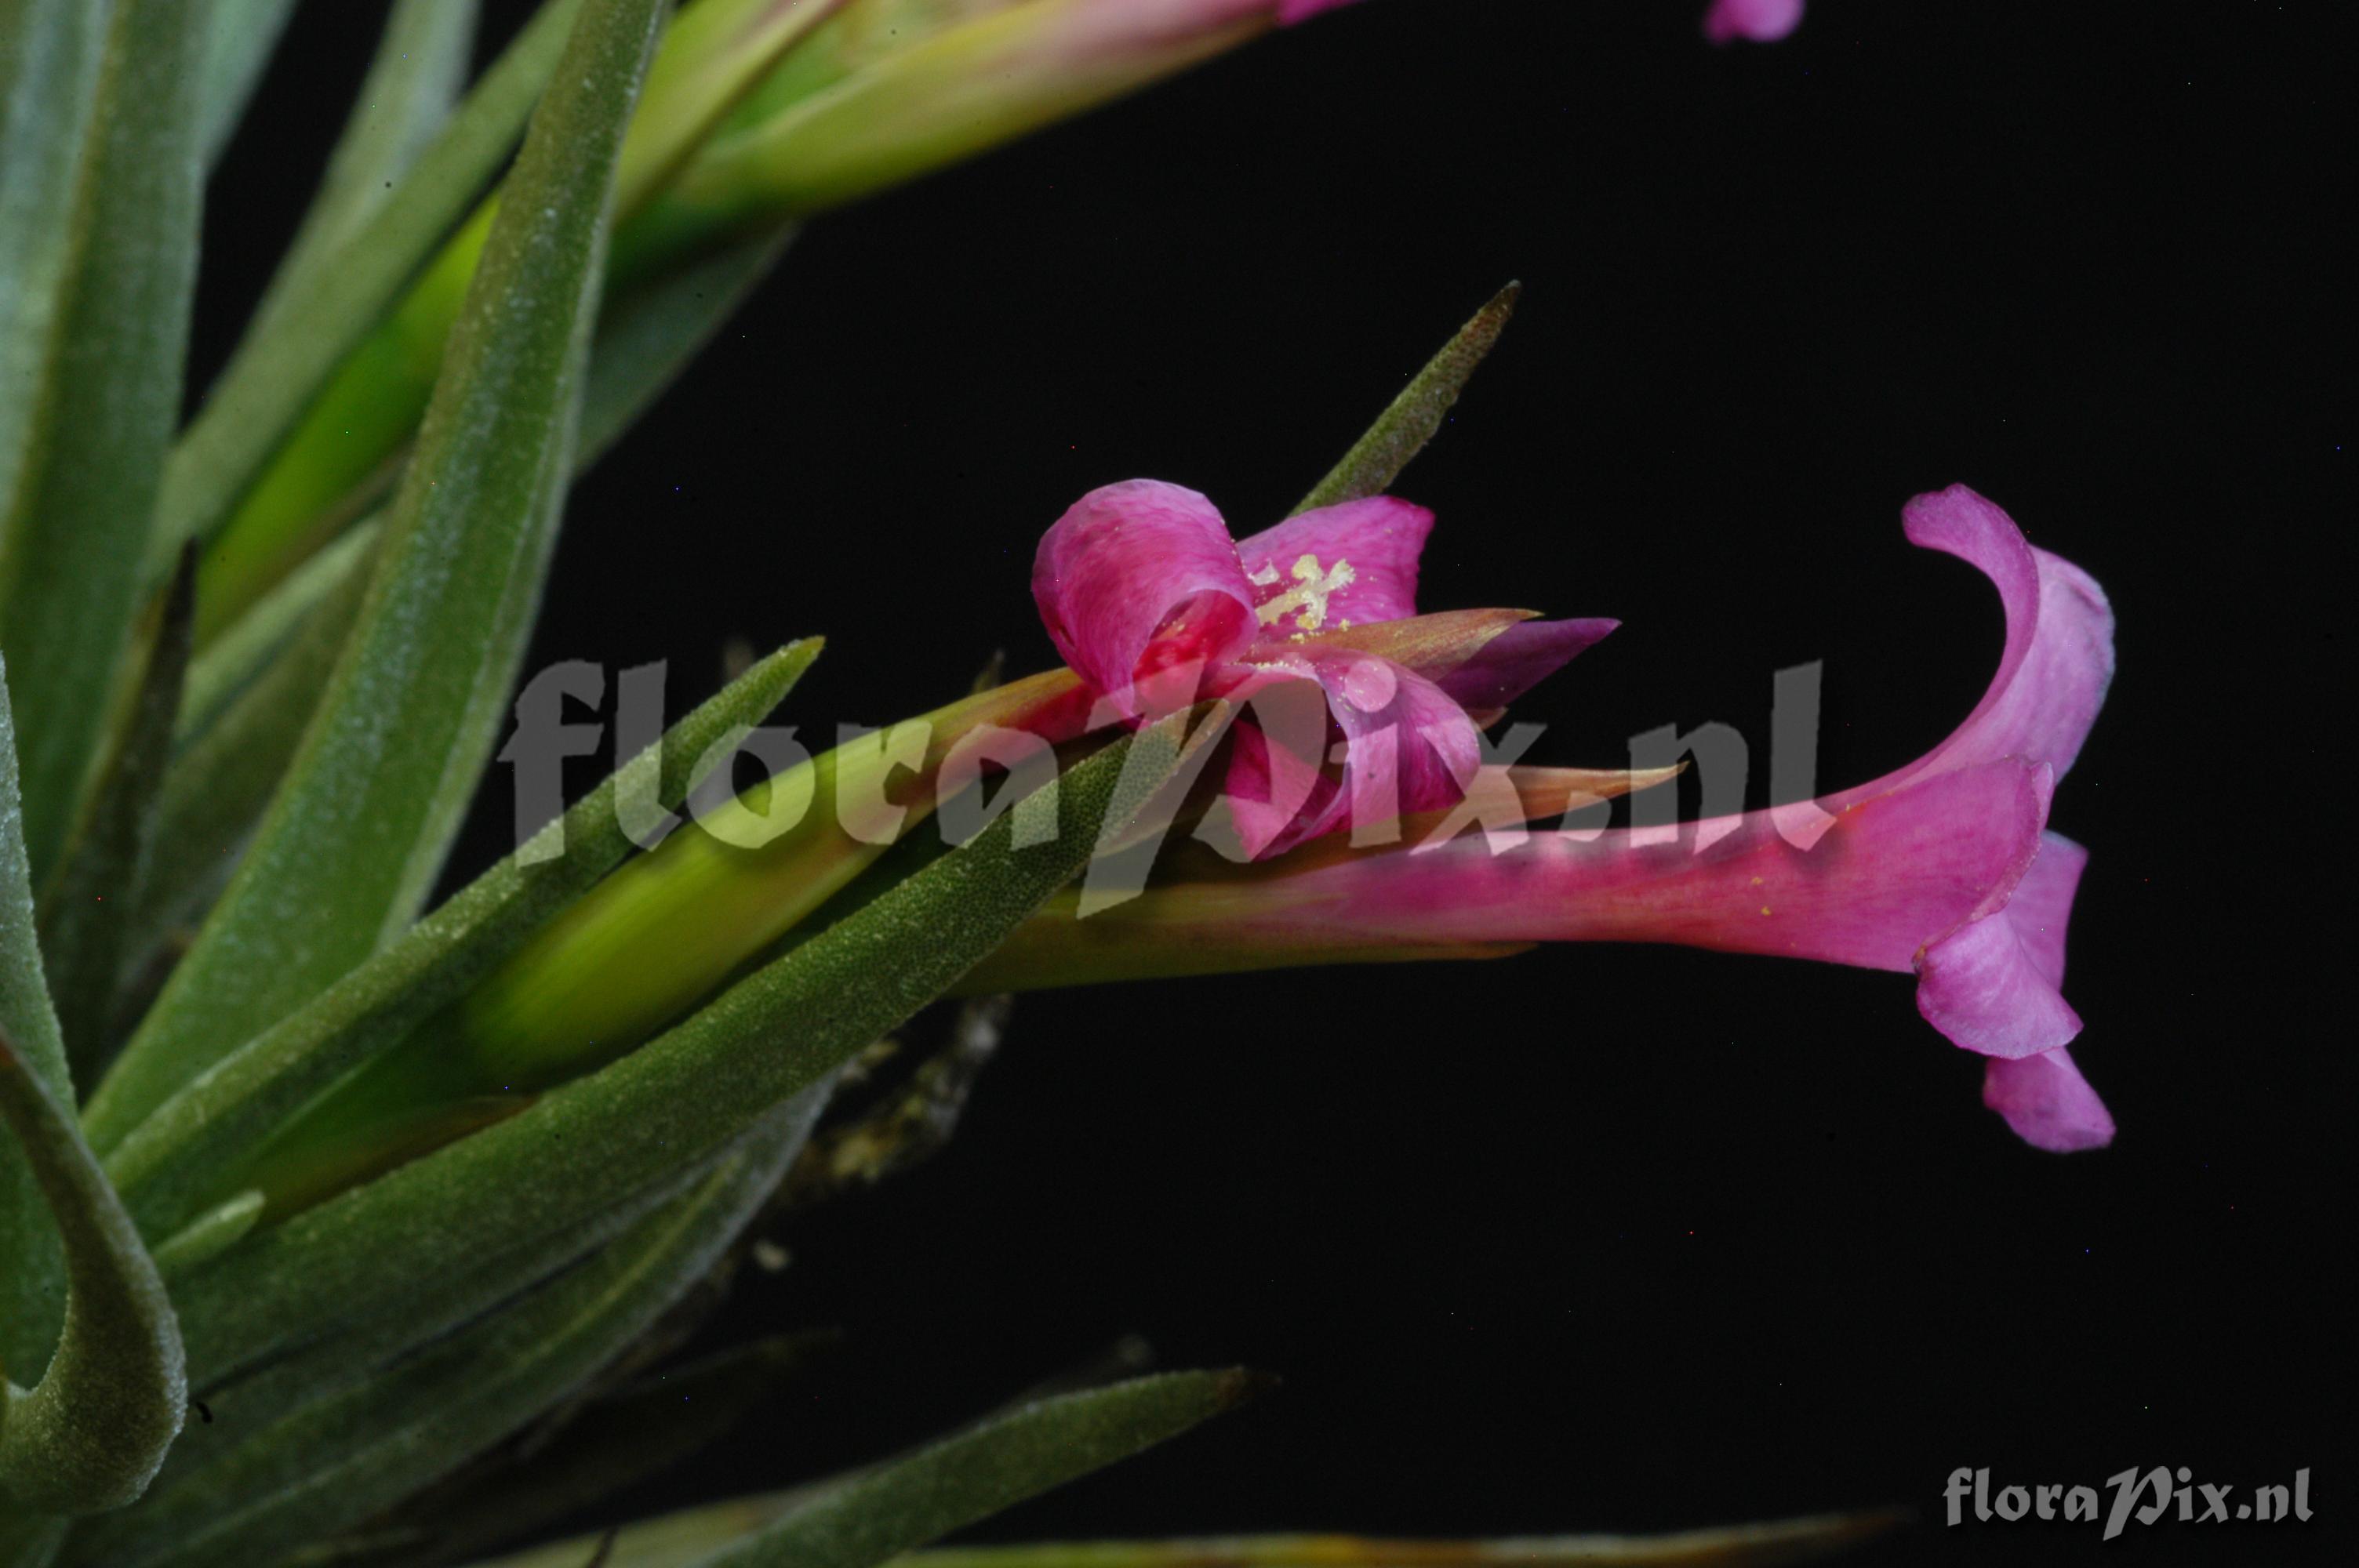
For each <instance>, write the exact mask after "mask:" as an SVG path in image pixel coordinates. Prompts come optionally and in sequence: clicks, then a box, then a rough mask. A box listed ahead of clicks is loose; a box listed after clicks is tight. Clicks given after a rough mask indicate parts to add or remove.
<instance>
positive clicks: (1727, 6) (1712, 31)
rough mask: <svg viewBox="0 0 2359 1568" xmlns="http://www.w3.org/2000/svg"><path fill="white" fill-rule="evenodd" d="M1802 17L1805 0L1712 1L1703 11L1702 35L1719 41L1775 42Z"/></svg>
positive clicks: (1793, 27)
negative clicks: (1750, 40)
mask: <svg viewBox="0 0 2359 1568" xmlns="http://www.w3.org/2000/svg"><path fill="white" fill-rule="evenodd" d="M1801 20H1802V0H1712V9H1711V10H1710V11H1707V12H1706V13H1704V18H1703V36H1704V37H1705V38H1710V39H1711V40H1712V42H1713V43H1716V44H1724V43H1727V42H1729V41H1730V40H1731V39H1733V38H1750V39H1752V40H1753V41H1754V42H1755V43H1756V44H1769V43H1776V42H1777V40H1778V39H1779V38H1784V37H1785V36H1786V35H1787V34H1788V33H1790V32H1792V31H1793V30H1794V29H1795V27H1799V25H1800V24H1801Z"/></svg>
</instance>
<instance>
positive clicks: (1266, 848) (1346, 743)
mask: <svg viewBox="0 0 2359 1568" xmlns="http://www.w3.org/2000/svg"><path fill="white" fill-rule="evenodd" d="M1259 667H1261V668H1264V669H1266V670H1268V671H1270V672H1272V673H1283V674H1291V675H1295V676H1300V677H1301V678H1302V680H1303V681H1304V682H1305V683H1316V689H1318V690H1319V691H1320V692H1321V694H1322V696H1323V698H1324V704H1325V712H1324V714H1323V715H1321V719H1323V720H1330V721H1332V730H1329V729H1324V728H1322V729H1321V730H1318V731H1316V732H1314V731H1313V730H1311V729H1310V726H1309V725H1307V724H1306V723H1304V722H1303V721H1302V719H1300V718H1299V717H1297V718H1294V719H1291V720H1290V721H1288V722H1285V723H1283V724H1282V725H1279V726H1273V725H1272V723H1271V719H1272V715H1271V714H1270V713H1269V712H1268V711H1267V710H1266V708H1265V706H1264V705H1263V704H1261V703H1256V704H1255V705H1253V706H1252V707H1249V708H1248V709H1247V712H1246V716H1245V719H1243V720H1241V722H1240V724H1239V727H1238V728H1239V739H1240V744H1239V747H1238V750H1237V752H1236V753H1235V756H1234V759H1233V761H1232V762H1231V773H1230V780H1231V787H1232V789H1233V791H1234V792H1235V793H1236V794H1237V795H1239V797H1240V798H1239V799H1238V800H1237V801H1235V802H1234V803H1233V805H1232V811H1233V814H1234V816H1235V818H1236V822H1237V827H1238V832H1239V836H1240V838H1241V839H1242V840H1243V844H1244V848H1245V850H1246V851H1247V853H1248V854H1250V855H1251V856H1252V857H1253V858H1254V859H1256V860H1258V859H1266V858H1267V857H1269V856H1273V855H1279V854H1283V853H1285V852H1286V851H1287V850H1288V849H1292V848H1293V847H1294V846H1296V845H1298V844H1301V843H1305V842H1307V841H1309V840H1310V839H1312V838H1319V837H1321V835H1323V834H1327V833H1333V832H1340V831H1343V830H1344V829H1347V828H1349V829H1366V830H1367V831H1368V832H1369V833H1372V834H1374V835H1375V837H1374V838H1373V839H1372V840H1371V841H1374V842H1380V843H1382V842H1390V841H1391V840H1392V838H1395V837H1397V832H1396V833H1393V834H1386V833H1385V832H1384V831H1383V829H1384V828H1385V827H1386V824H1390V823H1393V822H1396V821H1397V819H1398V818H1399V817H1400V816H1402V815H1403V814H1404V813H1408V812H1419V811H1433V810H1438V809H1440V808H1441V807H1444V806H1454V805H1456V804H1457V802H1458V800H1459V799H1460V797H1461V796H1462V795H1464V794H1465V793H1466V786H1467V785H1468V784H1470V783H1471V782H1473V777H1474V773H1475V770H1476V769H1477V768H1478V767H1479V766H1480V765H1481V762H1482V741H1481V739H1480V737H1479V735H1478V734H1477V732H1476V730H1475V729H1474V723H1473V720H1472V719H1468V718H1467V717H1466V712H1465V710H1464V709H1463V708H1460V707H1459V706H1458V705H1457V704H1456V703H1455V702H1452V701H1451V699H1450V698H1449V697H1447V696H1445V695H1444V694H1443V693H1442V691H1441V689H1440V687H1437V686H1435V685H1434V684H1433V682H1431V681H1430V680H1428V679H1426V678H1425V677H1424V676H1420V675H1419V674H1418V673H1417V672H1416V671H1414V670H1411V669H1408V668H1407V667H1405V666H1404V665H1397V664H1395V663H1394V662H1393V661H1392V660H1390V659H1386V658H1382V657H1379V656H1377V655H1375V654H1366V653H1363V652H1360V651H1358V650H1356V649H1350V648H1333V647H1322V646H1320V645H1319V644H1317V643H1302V644H1299V645H1296V646H1293V647H1289V648H1288V649H1286V651H1285V652H1283V653H1277V654H1271V655H1269V656H1268V658H1267V659H1266V661H1264V662H1263V663H1262V664H1261V665H1260V666H1259ZM1298 689H1299V688H1298ZM1262 695H1263V696H1264V697H1269V696H1275V695H1279V694H1278V693H1277V691H1276V690H1275V688H1265V691H1264V693H1263V694H1262ZM1285 695H1287V696H1291V695H1292V693H1291V692H1288V693H1286V694H1285ZM1248 732H1250V733H1248ZM1335 732H1340V733H1341V735H1342V738H1343V748H1342V753H1341V754H1342V758H1343V767H1342V772H1341V774H1340V775H1339V776H1337V777H1335V778H1334V779H1333V780H1332V783H1331V784H1329V787H1327V788H1325V789H1318V788H1312V789H1311V790H1310V791H1309V792H1307V793H1308V799H1309V803H1310V804H1309V806H1308V807H1307V808H1305V809H1301V810H1298V811H1297V812H1296V813H1295V815H1294V816H1292V817H1291V818H1290V819H1288V818H1285V817H1283V816H1281V815H1280V813H1279V812H1278V811H1277V810H1276V809H1274V808H1270V807H1266V806H1262V805H1261V804H1260V803H1261V802H1263V801H1265V800H1267V801H1276V802H1285V801H1291V800H1297V799H1301V798H1303V797H1304V795H1305V793H1306V792H1305V791H1304V790H1303V788H1302V785H1301V780H1302V779H1303V777H1304V776H1305V775H1306V773H1311V772H1315V771H1319V764H1320V762H1321V760H1322V759H1324V758H1325V757H1327V756H1329V755H1331V754H1332V753H1331V752H1330V751H1329V749H1328V748H1327V747H1326V746H1325V745H1324V743H1323V742H1324V741H1325V738H1326V737H1327V735H1329V734H1331V733H1335Z"/></svg>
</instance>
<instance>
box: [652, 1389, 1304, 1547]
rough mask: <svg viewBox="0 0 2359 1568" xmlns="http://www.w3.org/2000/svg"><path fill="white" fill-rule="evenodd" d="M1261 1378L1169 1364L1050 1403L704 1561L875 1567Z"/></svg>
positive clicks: (1173, 1425) (1160, 1436) (1010, 1415)
mask: <svg viewBox="0 0 2359 1568" xmlns="http://www.w3.org/2000/svg"><path fill="white" fill-rule="evenodd" d="M1261 1382H1262V1379H1258V1378H1256V1377H1255V1376H1254V1375H1253V1374H1251V1373H1247V1372H1238V1371H1227V1372H1169V1373H1164V1374H1162V1375H1160V1376H1157V1377H1148V1378H1135V1379H1131V1380H1129V1381H1128V1382H1123V1383H1115V1384H1113V1385H1111V1386H1109V1387H1106V1388H1103V1389H1092V1390H1088V1391H1087V1392H1084V1393H1078V1394H1065V1395H1061V1396H1060V1397H1058V1398H1055V1399H1048V1400H1039V1401H1038V1402H1037V1403H1034V1404H1029V1405H1026V1406H1023V1407H1021V1408H1019V1409H1016V1410H1015V1411H1009V1412H1007V1413H1006V1414H1004V1415H1000V1416H996V1417H994V1418H993V1419H991V1420H989V1421H986V1422H983V1423H982V1424H980V1425H978V1426H974V1427H972V1428H969V1429H968V1430H967V1431H965V1432H962V1433H959V1434H958V1435H957V1436H955V1437H951V1438H947V1439H945V1440H943V1441H942V1442H940V1443H937V1444H932V1445H930V1446H929V1447H926V1448H922V1449H919V1451H918V1452H917V1453H915V1454H910V1455H908V1457H906V1458H902V1459H897V1460H893V1461H891V1462H889V1463H886V1464H884V1465H878V1466H876V1467H875V1469H873V1470H870V1471H867V1472H865V1473H864V1474H862V1475H858V1476H852V1477H851V1478H849V1479H847V1480H844V1481H841V1482H838V1483H837V1484H835V1485H833V1486H832V1487H827V1488H825V1489H824V1490H822V1491H821V1493H820V1494H819V1495H818V1496H817V1497H815V1498H811V1499H810V1501H809V1502H807V1503H804V1504H803V1505H802V1506H801V1507H799V1508H797V1509H793V1510H792V1511H791V1512H789V1513H788V1514H787V1515H786V1516H785V1517H784V1518H782V1519H777V1521H775V1522H774V1523H771V1524H769V1525H766V1526H765V1527H763V1528H762V1529H761V1530H757V1531H756V1532H755V1533H754V1534H753V1535H751V1536H749V1537H748V1538H746V1539H745V1540H744V1541H738V1542H736V1543H734V1544H733V1545H730V1546H725V1547H723V1548H722V1549H721V1550H720V1551H718V1552H713V1553H712V1555H711V1556H709V1557H706V1558H703V1559H701V1560H700V1562H699V1563H698V1565H697V1568H873V1565H874V1564H876V1563H885V1562H887V1561H889V1560H890V1559H892V1558H895V1557H897V1556H899V1555H900V1554H901V1553H902V1552H907V1551H908V1550H909V1549H910V1548H912V1547H918V1546H923V1545H925V1544H926V1542H928V1541H933V1540H936V1539H938V1538H940V1537H941V1536H944V1535H947V1534H949V1533H950V1532H951V1530H958V1529H960V1528H962V1527H963V1526H966V1525H970V1524H973V1522H974V1521H975V1520H977V1519H987V1518H989V1517H990V1516H991V1515H993V1514H995V1513H997V1512H999V1511H1000V1510H1001V1509H1006V1508H1010V1507H1012V1506H1014V1505H1015V1504H1016V1503H1020V1502H1022V1501H1024V1500H1025V1499H1026V1498H1031V1497H1037V1496H1038V1495H1039V1494H1040V1493H1042V1492H1045V1491H1048V1490H1049V1488H1050V1487H1060V1486H1062V1485H1063V1484H1064V1483H1066V1482H1067V1481H1070V1480H1072V1479H1074V1478H1075V1477H1076V1476H1085V1475H1087V1474H1089V1473H1090V1472H1091V1471H1093V1470H1097V1469H1102V1468H1103V1467H1104V1466H1105V1465H1111V1464H1113V1463H1114V1462H1115V1461H1116V1460H1120V1459H1127V1458H1129V1457H1130V1456H1131V1455H1132V1454H1137V1453H1139V1452H1141V1451H1142V1450H1144V1449H1147V1448H1151V1447H1153V1446H1154V1445H1155V1444H1158V1443H1162V1442H1166V1441H1168V1440H1169V1439H1170V1438H1174V1437H1177V1436H1179V1435H1180V1433H1183V1432H1185V1431H1187V1430H1188V1429H1189V1428H1190V1427H1191V1426H1194V1425H1195V1424H1196V1423H1198V1422H1201V1421H1204V1420H1207V1419H1208V1418H1210V1417H1212V1416H1215V1415H1218V1414H1220V1413H1221V1412H1222V1411H1226V1410H1230V1409H1233V1408H1234V1407H1235V1406H1236V1405H1238V1404H1240V1403H1242V1402H1244V1400H1245V1399H1246V1398H1248V1397H1249V1396H1250V1395H1251V1394H1252V1393H1253V1392H1254V1391H1255V1390H1256V1389H1257V1388H1258V1387H1259V1386H1260V1385H1261Z"/></svg>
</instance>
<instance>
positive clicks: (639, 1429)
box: [323, 1334, 832, 1568]
mask: <svg viewBox="0 0 2359 1568" xmlns="http://www.w3.org/2000/svg"><path fill="white" fill-rule="evenodd" d="M830 1337H832V1336H822V1335H809V1334H802V1335H778V1336H773V1337H770V1338H767V1339H757V1340H756V1341H754V1342H753V1343H751V1344H749V1345H742V1346H735V1347H734V1348H732V1349H729V1350H724V1351H722V1352H719V1353H717V1354H715V1355H712V1356H709V1357H702V1358H701V1359H699V1360H696V1361H692V1362H690V1363H689V1364H687V1365H686V1366H682V1367H678V1368H672V1369H670V1370H669V1371H663V1372H658V1373H655V1374H653V1375H651V1376H649V1377H647V1378H646V1379H642V1380H640V1381H638V1382H636V1383H634V1384H632V1385H630V1386H628V1387H626V1388H623V1389H620V1390H615V1391H614V1392H612V1393H608V1394H604V1395H602V1396H601V1397H599V1398H598V1399H596V1400H592V1401H591V1402H590V1403H589V1404H587V1405H585V1406H584V1407H583V1408H582V1410H581V1411H579V1412H578V1413H576V1414H574V1415H572V1416H571V1417H570V1418H569V1419H567V1420H566V1421H565V1422H564V1424H562V1425H561V1426H559V1427H557V1428H556V1430H555V1432H554V1433H553V1434H552V1435H550V1436H549V1437H548V1438H547V1439H546V1441H536V1440H535V1434H534V1433H526V1434H524V1436H523V1437H522V1438H521V1439H520V1440H519V1442H518V1443H517V1444H516V1445H515V1450H514V1452H513V1453H510V1454H502V1455H498V1456H496V1460H495V1463H493V1464H490V1465H484V1466H483V1467H481V1468H480V1470H478V1471H471V1472H464V1473H462V1474H461V1475H459V1476H453V1477H452V1478H451V1483H447V1484H445V1485H442V1486H438V1487H434V1488H433V1489H432V1490H430V1491H428V1492H426V1493H424V1494H423V1495H421V1496H419V1497H418V1498H415V1499H413V1500H412V1501H411V1502H409V1503H408V1504H405V1505H404V1506H403V1508H402V1509H401V1511H400V1512H399V1514H397V1516H396V1517H395V1518H394V1519H392V1520H391V1521H389V1522H390V1525H391V1528H390V1530H388V1531H387V1533H388V1534H392V1535H395V1536H397V1537H398V1538H402V1539H404V1540H406V1541H407V1542H408V1544H407V1545H406V1546H405V1547H402V1548H397V1549H395V1550H394V1551H393V1552H387V1553H385V1554H384V1561H385V1563H386V1568H393V1564H394V1563H400V1564H403V1565H405V1568H418V1565H419V1564H420V1563H457V1562H462V1561H464V1560H466V1559H468V1558H472V1557H473V1556H475V1555H476V1554H477V1553H479V1552H483V1551H484V1550H485V1549H487V1548H489V1547H493V1546H496V1545H498V1544H499V1543H501V1542H503V1541H514V1540H516V1539H517V1538H518V1537H521V1536H527V1535H531V1534H533V1533H535V1532H536V1531H538V1530H542V1529H545V1528H546V1527H547V1526H549V1525H550V1524H554V1523H557V1522H559V1521H560V1520H563V1519H571V1518H572V1517H574V1516H576V1515H578V1514H580V1513H582V1512H583V1511H584V1510H585V1509H592V1508H595V1507H597V1506H599V1505H600V1504H602V1503H603V1502H605V1501H606V1500H607V1499H609V1498H613V1497H614V1496H615V1495H616V1494H617V1493H619V1492H621V1491H622V1490H623V1488H625V1487H632V1486H636V1485H637V1484H639V1483H640V1482H642V1481H646V1480H648V1479H651V1478H652V1477H654V1476H658V1475H661V1474H663V1473H664V1472H666V1471H668V1470H670V1469H671V1468H673V1467H674V1466H675V1465H679V1464H681V1463H682V1462H684V1461H686V1460H688V1459H690V1458H691V1457H693V1456H694V1455H695V1454H699V1453H701V1452H702V1451H703V1450H704V1449H705V1448H707V1447H708V1446H710V1445H711V1444H712V1443H714V1442H715V1441H717V1440H719V1439H720V1438H721V1437H723V1435H725V1434H726V1433H728V1432H729V1431H731V1429H733V1428H734V1427H735V1426H736V1425H737V1423H738V1422H741V1421H743V1420H744V1419H745V1417H746V1416H748V1415H750V1414H752V1413H753V1412H754V1411H756V1410H758V1409H760V1408H761V1407H762V1405H764V1404H765V1403H766V1402H767V1401H768V1400H770V1399H771V1398H773V1397H774V1396H775V1395H776V1394H777V1390H778V1389H779V1388H780V1386H781V1385H782V1384H783V1383H784V1382H785V1381H786V1380H787V1379H789V1378H791V1377H793V1376H795V1375H797V1374H799V1372H801V1371H802V1370H803V1369H804V1368H806V1367H808V1365H809V1364H810V1359H811V1357H812V1356H813V1355H814V1354H815V1353H816V1352H817V1351H818V1349H819V1348H820V1346H821V1342H823V1341H824V1340H826V1339H828V1338H830ZM637 1354H638V1352H637V1351H636V1349H635V1350H634V1351H633V1355H634V1356H636V1355H637ZM551 1419H555V1418H554V1417H552V1418H551ZM353 1548H354V1550H353V1551H351V1552H347V1553H345V1554H342V1555H334V1556H327V1557H326V1560H327V1561H330V1562H333V1563H336V1564H338V1568H368V1565H370V1564H373V1563H377V1562H378V1561H379V1556H378V1554H376V1553H373V1552H369V1551H367V1550H366V1546H365V1543H364V1542H359V1541H355V1542H353ZM323 1555H325V1554H323ZM585 1555H586V1554H585Z"/></svg>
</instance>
